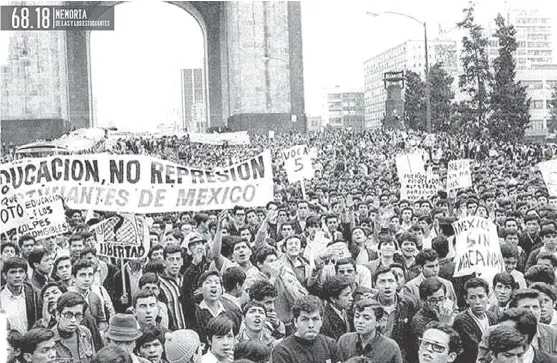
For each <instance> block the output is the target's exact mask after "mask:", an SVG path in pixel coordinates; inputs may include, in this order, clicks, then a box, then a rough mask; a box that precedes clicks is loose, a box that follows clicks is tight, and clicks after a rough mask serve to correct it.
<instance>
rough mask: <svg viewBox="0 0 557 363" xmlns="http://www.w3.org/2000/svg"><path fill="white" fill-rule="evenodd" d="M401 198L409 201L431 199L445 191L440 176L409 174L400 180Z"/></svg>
mask: <svg viewBox="0 0 557 363" xmlns="http://www.w3.org/2000/svg"><path fill="white" fill-rule="evenodd" d="M400 186H401V188H400V198H401V199H407V200H409V201H412V202H413V201H416V200H420V199H429V198H430V197H432V196H434V195H435V194H437V192H438V191H439V190H441V189H443V185H442V183H441V179H440V178H439V175H438V174H430V175H428V174H426V173H425V172H424V173H407V174H403V175H402V178H401V179H400Z"/></svg>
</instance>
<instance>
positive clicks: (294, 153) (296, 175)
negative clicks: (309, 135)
mask: <svg viewBox="0 0 557 363" xmlns="http://www.w3.org/2000/svg"><path fill="white" fill-rule="evenodd" d="M282 156H283V158H284V167H285V168H286V175H287V176H288V182H290V183H295V182H297V181H302V180H304V179H312V178H313V177H314V170H313V165H312V162H311V157H310V154H309V148H308V146H307V145H296V146H294V147H291V148H289V149H286V150H284V151H283V152H282Z"/></svg>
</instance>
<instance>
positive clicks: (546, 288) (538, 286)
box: [530, 282, 557, 302]
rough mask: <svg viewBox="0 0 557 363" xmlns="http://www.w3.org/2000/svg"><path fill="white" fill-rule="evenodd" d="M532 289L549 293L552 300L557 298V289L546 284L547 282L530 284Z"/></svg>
mask: <svg viewBox="0 0 557 363" xmlns="http://www.w3.org/2000/svg"><path fill="white" fill-rule="evenodd" d="M530 289H532V290H537V291H539V292H540V293H542V294H545V295H547V296H548V297H549V298H550V299H551V300H553V302H555V300H557V291H555V288H554V287H553V286H551V285H549V284H546V283H545V282H536V283H533V284H532V285H530Z"/></svg>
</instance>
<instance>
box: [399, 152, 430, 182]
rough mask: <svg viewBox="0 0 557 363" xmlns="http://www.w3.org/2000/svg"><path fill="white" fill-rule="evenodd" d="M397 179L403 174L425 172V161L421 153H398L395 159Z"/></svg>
mask: <svg viewBox="0 0 557 363" xmlns="http://www.w3.org/2000/svg"><path fill="white" fill-rule="evenodd" d="M395 162H396V170H397V173H398V177H399V179H402V176H403V175H404V174H414V173H425V163H424V159H423V156H422V154H421V153H419V152H414V153H412V154H404V155H399V156H397V157H396V159H395Z"/></svg>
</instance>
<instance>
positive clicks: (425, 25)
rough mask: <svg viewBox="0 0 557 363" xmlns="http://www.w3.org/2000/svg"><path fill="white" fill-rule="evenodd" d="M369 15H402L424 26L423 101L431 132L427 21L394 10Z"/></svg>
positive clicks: (428, 130) (428, 128)
mask: <svg viewBox="0 0 557 363" xmlns="http://www.w3.org/2000/svg"><path fill="white" fill-rule="evenodd" d="M367 14H368V15H371V16H379V15H381V14H391V15H399V16H404V17H405V18H408V19H412V20H414V21H415V22H417V23H420V24H421V25H422V26H423V27H424V47H425V102H426V122H427V132H429V133H431V129H432V126H431V86H430V84H429V56H428V48H427V23H426V22H425V21H420V20H418V19H416V18H414V17H413V16H411V15H408V14H404V13H398V12H396V11H384V12H382V13H372V12H369V11H368V12H367Z"/></svg>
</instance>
